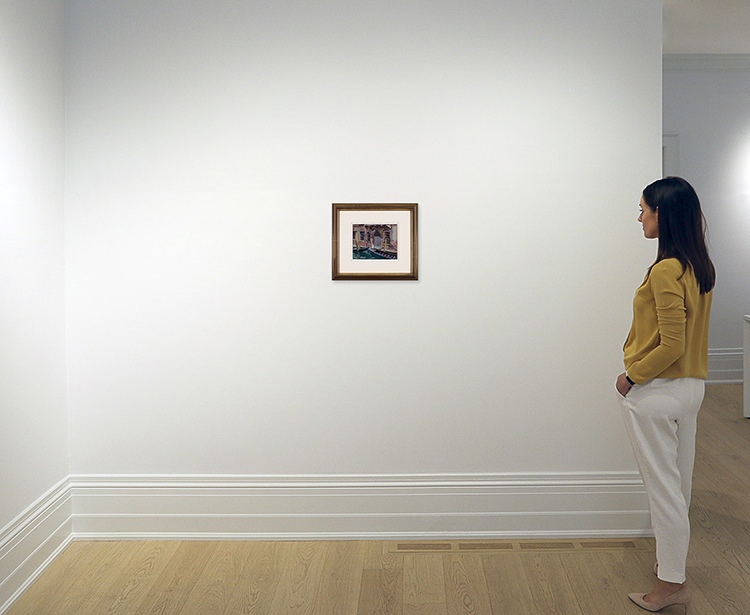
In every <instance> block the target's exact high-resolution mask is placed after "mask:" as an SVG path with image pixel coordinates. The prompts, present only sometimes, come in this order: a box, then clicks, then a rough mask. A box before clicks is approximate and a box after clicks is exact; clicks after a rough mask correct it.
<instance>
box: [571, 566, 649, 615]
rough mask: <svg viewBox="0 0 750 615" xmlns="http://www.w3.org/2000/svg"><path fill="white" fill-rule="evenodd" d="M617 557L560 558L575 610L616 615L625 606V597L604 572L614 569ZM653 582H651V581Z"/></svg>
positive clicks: (599, 614)
mask: <svg viewBox="0 0 750 615" xmlns="http://www.w3.org/2000/svg"><path fill="white" fill-rule="evenodd" d="M592 556H599V557H592ZM618 556H619V554H618V553H612V554H608V555H605V554H604V553H595V554H593V553H570V554H566V555H565V556H560V560H561V561H562V563H563V565H564V566H565V573H566V574H567V577H568V581H569V582H570V585H571V587H572V588H573V593H574V594H575V597H576V600H577V601H578V606H579V607H580V609H581V611H582V612H583V613H597V614H598V615H618V614H619V613H622V612H623V610H624V609H625V607H626V606H628V605H627V602H626V601H627V600H628V598H627V594H626V593H625V592H622V591H620V589H619V587H618V586H617V585H616V584H613V583H612V581H611V579H610V575H609V574H608V571H609V570H610V569H613V568H614V567H615V565H616V563H617V559H618ZM649 559H650V558H649ZM653 581H655V579H652V582H653ZM649 589H651V588H650V587H648V588H646V590H645V591H648V590H649ZM631 591H634V590H631ZM627 593H630V592H627Z"/></svg>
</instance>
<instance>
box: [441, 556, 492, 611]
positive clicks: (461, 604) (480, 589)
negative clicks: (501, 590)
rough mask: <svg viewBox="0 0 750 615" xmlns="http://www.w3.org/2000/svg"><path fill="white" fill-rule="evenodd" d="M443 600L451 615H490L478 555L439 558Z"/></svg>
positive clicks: (490, 608)
mask: <svg viewBox="0 0 750 615" xmlns="http://www.w3.org/2000/svg"><path fill="white" fill-rule="evenodd" d="M442 558H443V571H444V575H445V599H446V605H447V607H448V612H449V613H451V614H452V615H461V614H464V613H465V614H467V615H469V614H471V615H492V607H491V606H490V599H489V592H488V590H487V579H486V577H485V575H484V566H483V564H482V556H481V555H475V554H472V555H464V554H458V555H453V554H451V555H443V556H442Z"/></svg>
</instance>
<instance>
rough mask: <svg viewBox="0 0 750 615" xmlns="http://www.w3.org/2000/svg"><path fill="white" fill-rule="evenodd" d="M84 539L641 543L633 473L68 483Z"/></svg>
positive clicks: (645, 529)
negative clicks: (579, 539) (590, 539)
mask: <svg viewBox="0 0 750 615" xmlns="http://www.w3.org/2000/svg"><path fill="white" fill-rule="evenodd" d="M71 491H72V493H73V497H74V501H75V509H74V510H75V515H74V526H73V531H74V535H75V536H76V538H80V539H110V540H111V539H149V538H153V539H157V538H158V539H166V538H171V539H191V540H201V539H212V540H231V539H243V540H310V539H314V540H331V539H378V540H386V539H397V538H398V539H407V538H409V539H419V538H438V537H440V538H443V539H449V538H454V539H458V538H488V537H519V538H522V537H542V536H549V537H559V536H570V537H572V536H631V537H632V536H644V535H649V533H650V522H649V513H648V502H647V499H646V495H645V490H644V488H643V484H642V482H641V479H640V477H639V476H638V474H637V473H635V472H633V473H616V472H613V473H587V474H566V473H551V474H507V475H499V474H493V475H490V474H479V475H388V476H374V475H368V476H338V475H327V476H302V475H295V476H204V475H195V476H190V475H179V476H153V475H149V476H143V475H135V476H102V475H98V476H73V477H71Z"/></svg>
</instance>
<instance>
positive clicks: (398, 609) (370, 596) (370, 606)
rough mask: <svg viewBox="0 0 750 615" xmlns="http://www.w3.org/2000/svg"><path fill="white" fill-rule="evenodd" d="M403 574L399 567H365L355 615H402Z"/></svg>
mask: <svg viewBox="0 0 750 615" xmlns="http://www.w3.org/2000/svg"><path fill="white" fill-rule="evenodd" d="M403 575H404V573H403V570H402V569H401V568H380V569H377V568H365V569H364V570H363V571H362V581H361V584H360V591H359V605H358V608H357V615H402V613H403Z"/></svg>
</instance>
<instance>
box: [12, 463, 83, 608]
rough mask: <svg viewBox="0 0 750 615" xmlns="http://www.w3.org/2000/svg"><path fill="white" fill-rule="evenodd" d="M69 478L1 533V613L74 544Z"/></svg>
mask: <svg viewBox="0 0 750 615" xmlns="http://www.w3.org/2000/svg"><path fill="white" fill-rule="evenodd" d="M72 514H73V511H72V502H71V495H70V483H69V481H68V479H67V478H66V479H65V480H63V481H61V482H60V483H58V484H57V485H55V486H54V487H53V488H52V489H50V490H49V491H48V492H47V493H46V494H44V495H43V496H42V497H41V498H40V499H39V500H37V501H36V502H35V503H34V504H32V505H31V506H30V507H29V508H28V509H27V510H26V511H24V512H23V513H22V514H21V515H19V517H17V518H16V519H15V520H14V521H12V522H11V523H10V524H9V525H7V526H6V527H5V528H3V529H2V530H1V531H0V613H4V612H5V611H6V610H7V609H9V608H10V606H11V605H12V604H13V602H15V601H16V600H17V599H18V597H19V596H20V595H21V594H22V593H23V592H24V591H26V589H27V588H28V587H29V586H30V585H31V584H32V583H33V582H34V581H35V580H36V579H37V577H38V576H39V575H40V574H41V573H42V572H43V571H44V570H45V569H46V568H47V566H48V565H49V564H50V563H51V562H52V561H53V560H54V559H55V558H56V557H57V556H58V555H59V554H60V553H61V552H62V550H63V549H64V548H65V547H66V546H67V545H68V543H70V541H71V540H72V534H73V523H72Z"/></svg>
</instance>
